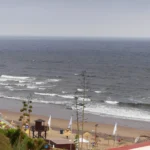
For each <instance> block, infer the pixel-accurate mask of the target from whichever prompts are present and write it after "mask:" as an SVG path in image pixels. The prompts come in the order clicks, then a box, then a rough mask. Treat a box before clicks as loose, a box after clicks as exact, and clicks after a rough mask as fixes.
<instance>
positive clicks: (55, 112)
mask: <svg viewBox="0 0 150 150" xmlns="http://www.w3.org/2000/svg"><path fill="white" fill-rule="evenodd" d="M8 101H9V103H8ZM14 102H15V104H14ZM12 103H13V104H12ZM6 104H7V105H6ZM21 106H22V103H21V101H12V100H4V101H3V100H0V112H1V113H2V114H3V116H4V118H5V119H6V120H14V121H15V122H18V118H19V116H20V112H19V110H20V108H21ZM49 115H51V116H52V122H51V125H52V129H55V130H60V129H64V130H65V129H67V127H68V124H69V120H70V116H71V115H73V132H75V130H76V123H75V119H76V118H75V115H74V114H73V112H72V111H71V110H66V109H64V108H63V107H62V106H55V105H52V104H49V105H44V104H39V103H33V113H32V115H31V120H32V122H31V123H34V120H36V119H43V120H45V121H46V123H47V121H48V118H49ZM85 116H86V117H88V120H87V121H86V123H85V132H86V131H88V132H91V133H92V130H94V129H95V124H98V128H97V133H98V135H100V136H102V137H106V136H108V135H112V132H113V128H114V123H115V122H116V120H117V119H115V120H114V118H108V117H101V116H96V115H92V114H86V115H85ZM86 117H85V118H86ZM60 122H61V123H60ZM117 123H118V130H117V135H118V137H119V136H120V137H124V138H130V139H132V140H134V139H135V138H136V137H137V136H140V135H147V136H149V135H150V130H149V128H150V127H149V128H145V124H146V125H147V127H148V125H149V122H140V121H131V120H120V119H118V120H117ZM128 124H129V125H128ZM136 125H137V126H138V127H137V126H136ZM142 127H144V128H142Z"/></svg>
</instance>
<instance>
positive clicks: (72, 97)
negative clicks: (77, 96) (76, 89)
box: [58, 95, 74, 99]
mask: <svg viewBox="0 0 150 150" xmlns="http://www.w3.org/2000/svg"><path fill="white" fill-rule="evenodd" d="M58 96H59V97H62V98H69V99H74V95H58Z"/></svg>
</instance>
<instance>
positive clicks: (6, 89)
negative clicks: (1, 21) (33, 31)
mask: <svg viewBox="0 0 150 150" xmlns="http://www.w3.org/2000/svg"><path fill="white" fill-rule="evenodd" d="M85 70H86V72H87V82H88V86H87V89H86V95H87V98H86V99H85V103H86V104H85V105H86V106H85V111H86V112H88V113H92V114H97V115H100V116H110V117H116V118H124V119H131V120H143V121H150V39H107V38H104V39H102V38H52V37H51V38H48V37H47V38H46V37H45V38H44V37H43V38H40V37H37V38H36V37H29V38H28V37H0V99H8V100H10V101H16V100H17V101H23V100H26V99H27V97H28V96H29V95H30V94H31V95H32V101H33V102H35V103H45V104H48V105H51V104H56V105H62V106H63V107H64V109H74V105H73V104H74V97H75V92H76V91H77V92H76V93H77V94H76V96H77V97H78V100H79V103H80V102H81V103H82V100H83V95H82V94H83V87H82V85H81V84H82V78H81V73H82V71H85Z"/></svg>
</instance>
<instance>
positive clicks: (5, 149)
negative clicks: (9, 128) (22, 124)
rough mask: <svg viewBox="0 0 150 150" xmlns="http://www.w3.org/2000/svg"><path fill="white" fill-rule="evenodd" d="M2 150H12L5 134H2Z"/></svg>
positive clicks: (0, 145)
mask: <svg viewBox="0 0 150 150" xmlns="http://www.w3.org/2000/svg"><path fill="white" fill-rule="evenodd" d="M0 149H2V150H12V147H11V144H10V141H9V139H8V138H7V137H6V136H5V135H4V134H3V133H0Z"/></svg>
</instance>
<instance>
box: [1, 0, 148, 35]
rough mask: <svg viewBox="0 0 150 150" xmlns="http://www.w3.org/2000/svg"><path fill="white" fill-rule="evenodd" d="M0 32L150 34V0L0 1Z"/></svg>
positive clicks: (28, 33) (5, 33) (25, 33)
mask: <svg viewBox="0 0 150 150" xmlns="http://www.w3.org/2000/svg"><path fill="white" fill-rule="evenodd" d="M0 35H32V36H88V37H90V36H94V37H95V36H96V37H97V36H100V37H107V36H108V37H150V0H0Z"/></svg>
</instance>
